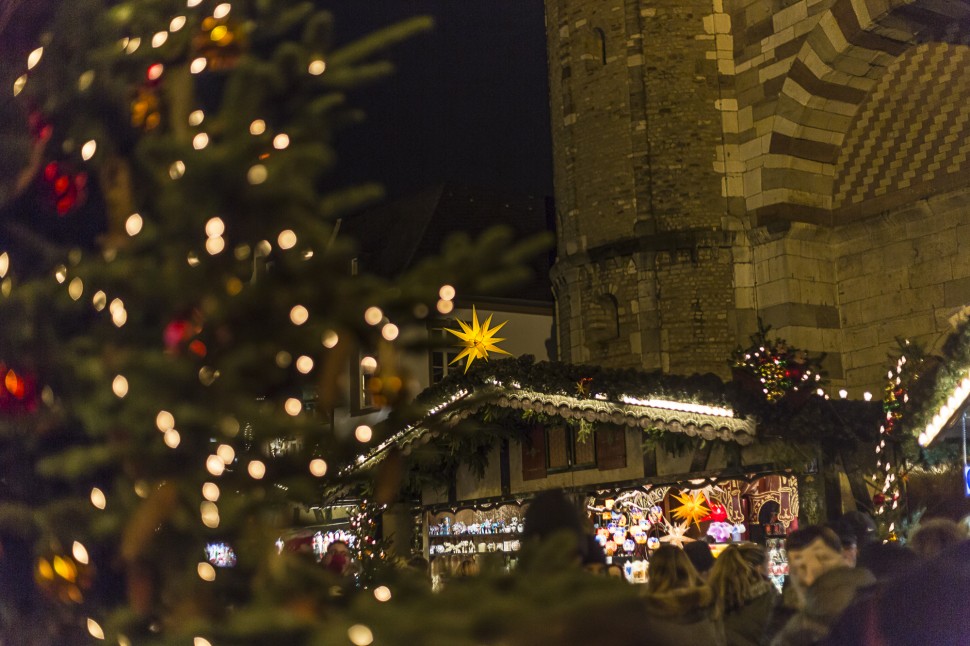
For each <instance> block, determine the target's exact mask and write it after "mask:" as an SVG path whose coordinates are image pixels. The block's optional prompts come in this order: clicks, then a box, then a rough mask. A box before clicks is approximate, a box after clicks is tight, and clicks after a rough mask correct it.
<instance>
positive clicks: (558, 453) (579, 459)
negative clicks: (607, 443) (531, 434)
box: [546, 425, 596, 473]
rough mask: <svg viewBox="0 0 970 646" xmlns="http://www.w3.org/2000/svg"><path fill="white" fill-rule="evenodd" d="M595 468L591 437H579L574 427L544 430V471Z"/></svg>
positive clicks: (553, 471)
mask: <svg viewBox="0 0 970 646" xmlns="http://www.w3.org/2000/svg"><path fill="white" fill-rule="evenodd" d="M595 466H596V443H595V442H594V441H593V436H592V435H591V434H590V435H587V436H586V437H585V438H580V437H579V429H578V428H576V427H574V426H565V425H564V426H552V427H548V428H546V470H547V471H548V472H550V473H555V472H556V471H569V470H571V469H588V468H592V467H595Z"/></svg>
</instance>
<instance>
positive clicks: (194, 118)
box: [189, 110, 205, 126]
mask: <svg viewBox="0 0 970 646" xmlns="http://www.w3.org/2000/svg"><path fill="white" fill-rule="evenodd" d="M203 121H205V112H203V111H202V110H193V111H192V112H190V113H189V125H190V126H197V125H199V124H201V123H202V122H203Z"/></svg>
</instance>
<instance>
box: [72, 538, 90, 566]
mask: <svg viewBox="0 0 970 646" xmlns="http://www.w3.org/2000/svg"><path fill="white" fill-rule="evenodd" d="M71 556H73V557H74V560H75V561H77V562H78V563H80V564H81V565H87V564H88V562H89V560H90V557H89V556H88V550H87V548H86V547H84V545H82V544H81V543H80V542H78V541H74V544H73V545H71Z"/></svg>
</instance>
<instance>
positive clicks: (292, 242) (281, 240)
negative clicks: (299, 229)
mask: <svg viewBox="0 0 970 646" xmlns="http://www.w3.org/2000/svg"><path fill="white" fill-rule="evenodd" d="M296 240H297V239H296V234H295V233H294V232H293V231H291V230H290V229H284V230H283V231H280V234H279V235H278V236H277V237H276V244H278V245H279V246H280V249H292V248H293V247H295V246H296Z"/></svg>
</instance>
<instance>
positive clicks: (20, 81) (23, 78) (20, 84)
mask: <svg viewBox="0 0 970 646" xmlns="http://www.w3.org/2000/svg"><path fill="white" fill-rule="evenodd" d="M25 85H27V75H26V74H21V75H20V76H18V77H17V79H16V80H15V81H14V82H13V95H14V96H19V95H20V93H21V92H23V91H24V86H25Z"/></svg>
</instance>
